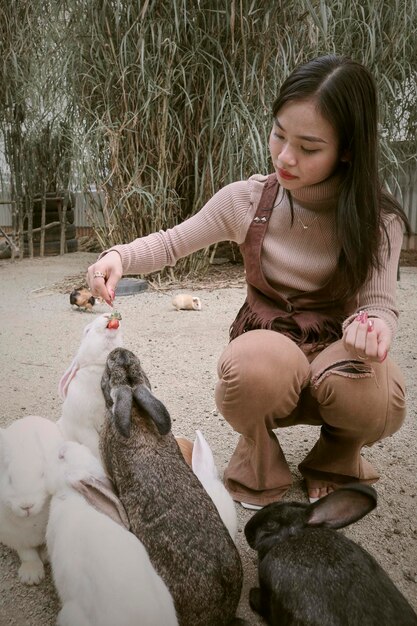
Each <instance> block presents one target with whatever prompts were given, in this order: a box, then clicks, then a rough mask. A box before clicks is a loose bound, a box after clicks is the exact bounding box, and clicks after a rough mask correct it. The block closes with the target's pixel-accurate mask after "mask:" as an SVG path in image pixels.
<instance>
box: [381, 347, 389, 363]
mask: <svg viewBox="0 0 417 626" xmlns="http://www.w3.org/2000/svg"><path fill="white" fill-rule="evenodd" d="M387 356H388V350H385V353H384V356H383V357H382V359H381V360H380V363H383V362H384V361H385V359H386V358H387Z"/></svg>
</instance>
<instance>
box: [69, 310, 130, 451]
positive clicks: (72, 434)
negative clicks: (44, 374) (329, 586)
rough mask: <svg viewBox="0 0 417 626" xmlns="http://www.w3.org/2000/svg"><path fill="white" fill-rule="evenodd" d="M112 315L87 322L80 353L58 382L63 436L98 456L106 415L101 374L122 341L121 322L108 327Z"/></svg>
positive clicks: (101, 316)
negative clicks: (109, 357)
mask: <svg viewBox="0 0 417 626" xmlns="http://www.w3.org/2000/svg"><path fill="white" fill-rule="evenodd" d="M110 318H111V315H110V314H106V313H105V314H103V315H100V317H98V318H97V319H95V320H94V321H93V322H90V323H89V324H87V326H86V327H85V328H84V331H83V336H82V340H81V344H80V347H79V349H78V352H77V354H76V355H75V357H74V359H73V361H72V363H71V365H70V366H69V368H68V369H67V370H66V372H65V373H64V374H63V376H62V378H61V380H60V382H59V393H60V396H61V398H62V399H63V400H64V402H63V405H62V413H61V417H60V418H59V419H58V421H57V424H58V426H59V428H60V430H61V432H62V434H63V437H64V439H66V440H70V441H77V442H78V443H82V444H84V445H86V446H87V447H88V448H90V450H91V451H92V452H93V454H94V455H95V456H96V457H97V458H100V454H99V449H98V438H99V432H100V429H101V426H102V424H103V421H104V415H105V403H104V397H103V393H102V391H101V386H100V384H101V377H102V375H103V371H104V365H105V363H106V359H107V355H108V354H109V353H110V352H111V351H112V350H113V348H117V347H121V346H122V344H123V338H122V330H121V327H120V324H115V325H114V326H113V325H110V327H109V322H110Z"/></svg>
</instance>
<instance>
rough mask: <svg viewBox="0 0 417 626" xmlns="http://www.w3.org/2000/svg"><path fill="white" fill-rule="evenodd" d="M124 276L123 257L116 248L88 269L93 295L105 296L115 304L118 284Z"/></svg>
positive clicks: (106, 299) (107, 300)
mask: <svg viewBox="0 0 417 626" xmlns="http://www.w3.org/2000/svg"><path fill="white" fill-rule="evenodd" d="M122 276H123V268H122V259H121V258H120V254H119V253H118V252H116V250H111V251H110V252H108V253H107V254H105V255H104V256H103V257H102V258H101V259H99V260H98V261H96V262H95V263H93V265H90V267H89V268H88V270H87V283H88V286H89V287H90V291H91V293H92V295H93V296H95V297H97V298H103V300H105V302H107V304H109V305H110V306H113V304H112V303H113V300H114V295H115V291H116V286H117V283H118V282H119V280H120V279H121V277H122Z"/></svg>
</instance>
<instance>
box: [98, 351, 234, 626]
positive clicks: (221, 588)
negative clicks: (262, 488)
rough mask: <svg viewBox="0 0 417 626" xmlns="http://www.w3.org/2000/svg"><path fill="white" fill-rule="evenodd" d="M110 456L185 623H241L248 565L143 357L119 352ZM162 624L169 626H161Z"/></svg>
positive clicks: (114, 360)
mask: <svg viewBox="0 0 417 626" xmlns="http://www.w3.org/2000/svg"><path fill="white" fill-rule="evenodd" d="M102 389H103V393H104V397H105V400H106V409H107V410H106V416H107V418H106V420H105V424H104V427H103V429H102V431H101V434H100V450H101V454H102V458H103V460H104V463H105V465H106V468H107V470H108V472H109V473H110V475H111V477H112V479H113V482H114V484H115V487H116V489H117V492H118V496H119V498H120V500H121V501H122V503H123V505H124V507H125V510H126V513H127V515H128V518H129V522H130V529H131V531H132V532H133V533H134V534H135V535H136V536H137V537H138V538H139V539H140V540H141V541H142V543H143V544H144V545H145V547H146V549H147V551H148V553H149V557H150V559H151V562H152V564H153V566H154V567H155V569H156V571H157V572H158V574H159V575H160V576H161V578H162V579H163V580H164V582H165V583H166V585H167V587H168V589H169V590H170V592H171V594H172V597H173V599H174V603H175V608H176V611H177V616H178V621H179V623H180V625H181V626H226V625H229V624H243V623H244V622H243V621H240V620H239V619H237V618H236V619H235V615H236V609H237V606H238V602H239V598H240V593H241V588H242V579H243V574H242V564H241V561H240V557H239V553H238V551H237V548H236V546H235V544H234V542H233V540H232V538H231V537H230V534H229V532H228V530H227V528H226V527H225V525H224V524H223V522H222V520H221V519H220V516H219V514H218V512H217V509H216V507H215V505H214V504H213V501H212V500H211V498H210V496H209V495H208V494H207V492H206V491H205V490H204V488H203V486H202V485H201V483H200V481H199V480H198V478H197V477H196V476H195V475H194V473H193V471H192V469H191V468H190V467H189V466H188V465H187V463H186V461H185V460H184V457H183V455H182V453H181V451H180V449H179V446H178V444H177V442H176V440H175V437H174V435H173V434H172V432H171V420H170V416H169V413H168V411H167V409H166V408H165V406H164V405H163V404H162V402H160V401H159V400H158V399H157V398H155V396H154V395H153V394H152V392H151V391H150V385H149V381H148V378H147V377H146V374H145V373H144V371H143V370H142V367H141V364H140V361H139V359H138V358H137V357H136V356H135V355H134V354H133V353H132V352H130V351H129V350H125V349H123V348H116V349H115V350H113V351H112V352H111V353H110V354H109V356H108V358H107V364H106V367H105V371H104V374H103V378H102ZM161 626H162V625H161Z"/></svg>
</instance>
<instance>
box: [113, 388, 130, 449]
mask: <svg viewBox="0 0 417 626" xmlns="http://www.w3.org/2000/svg"><path fill="white" fill-rule="evenodd" d="M111 396H112V398H113V408H112V414H113V419H114V423H115V425H116V428H117V430H118V431H119V433H120V434H121V435H122V436H123V437H126V438H127V437H129V436H130V424H131V422H130V416H131V413H132V389H131V388H130V387H129V386H128V385H121V386H120V387H116V388H115V389H113V390H112V393H111Z"/></svg>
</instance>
